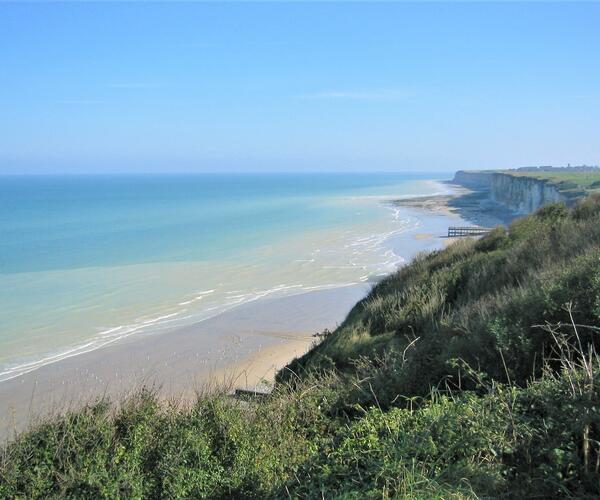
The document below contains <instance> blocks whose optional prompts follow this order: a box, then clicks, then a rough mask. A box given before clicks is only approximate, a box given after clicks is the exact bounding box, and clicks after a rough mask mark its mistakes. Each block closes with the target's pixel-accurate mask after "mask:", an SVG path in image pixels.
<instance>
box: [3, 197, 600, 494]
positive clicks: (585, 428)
mask: <svg viewBox="0 0 600 500" xmlns="http://www.w3.org/2000/svg"><path fill="white" fill-rule="evenodd" d="M576 325H579V326H576ZM599 325H600V197H590V198H588V199H586V200H584V201H583V202H582V203H580V204H579V205H578V206H577V207H575V208H574V209H573V210H572V211H571V212H568V211H567V210H566V209H565V208H564V207H563V206H560V205H554V206H549V207H546V208H544V209H543V210H541V211H539V212H538V213H537V214H535V215H533V216H530V217H526V218H523V219H521V220H518V221H516V222H515V223H513V224H512V225H511V227H510V228H509V229H508V230H506V229H504V228H497V229H496V230H494V231H492V233H491V234H489V235H488V236H486V237H484V238H482V239H479V240H471V239H464V240H462V241H459V242H457V243H455V244H453V245H451V246H450V247H449V248H447V249H445V250H443V251H437V252H433V253H431V254H428V255H420V256H419V257H417V258H416V259H415V260H414V262H413V263H412V264H411V265H409V266H406V267H404V268H403V269H401V270H399V271H398V272H397V273H396V274H394V275H392V276H390V277H388V278H387V279H385V280H383V281H382V282H381V283H379V284H378V285H377V286H376V287H374V289H373V290H372V292H371V293H370V294H369V296H368V297H366V298H365V299H364V300H362V301H361V302H359V303H358V304H357V305H356V306H355V308H354V309H353V311H352V312H351V313H350V314H349V315H348V317H347V318H346V320H345V321H344V323H343V324H342V325H341V326H340V327H339V328H338V329H337V330H336V331H334V332H332V333H330V334H328V335H327V336H325V337H324V339H323V341H322V343H321V344H320V345H319V346H317V347H316V348H314V349H313V350H312V351H311V352H309V353H308V354H307V355H305V356H303V357H302V358H301V359H299V360H296V361H295V362H294V363H292V364H290V366H288V367H287V368H286V369H284V370H282V371H281V372H280V373H279V375H278V384H277V385H276V386H275V389H274V391H273V393H272V395H271V396H270V397H268V398H266V399H264V400H261V401H260V402H253V401H239V400H236V399H234V398H231V397H229V396H225V395H215V396H211V397H204V398H201V399H199V400H198V401H197V402H196V403H195V404H193V405H191V406H176V405H168V404H165V403H164V402H161V401H159V400H158V399H157V397H156V396H155V395H154V394H152V393H151V392H148V391H141V392H140V393H139V394H137V395H136V396H135V397H133V398H130V399H128V400H126V401H122V402H121V403H120V404H119V405H118V406H115V405H113V404H111V403H109V402H107V401H99V402H98V403H96V404H94V405H91V406H87V407H85V408H82V409H80V410H78V411H72V412H70V413H67V414H65V415H63V416H61V417H57V418H54V419H52V420H50V421H48V422H46V423H43V424H41V425H38V426H37V427H34V428H32V429H30V430H29V431H27V432H25V433H23V434H21V435H20V436H18V437H17V438H16V439H15V440H13V442H11V443H10V444H8V445H7V446H6V447H5V448H4V449H3V450H2V452H1V454H0V498H30V497H31V498H36V497H68V498H190V497H193V498H232V497H233V498H290V497H291V498H323V497H325V498H392V497H407V498H440V499H441V498H445V499H446V498H474V497H485V498H488V497H502V496H503V497H509V498H527V497H540V498H556V497H563V496H580V497H597V496H598V495H600V474H599V469H600V389H599V388H598V386H597V383H596V382H595V380H597V379H598V377H599V376H600V361H599V360H598V359H597V357H596V355H595V348H594V344H595V342H596V337H597V336H598V334H599V332H600V329H599V328H598V326H599Z"/></svg>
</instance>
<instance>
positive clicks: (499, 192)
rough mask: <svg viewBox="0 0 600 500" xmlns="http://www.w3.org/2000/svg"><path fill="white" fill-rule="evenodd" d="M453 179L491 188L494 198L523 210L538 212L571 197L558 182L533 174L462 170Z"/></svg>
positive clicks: (524, 211) (465, 184)
mask: <svg viewBox="0 0 600 500" xmlns="http://www.w3.org/2000/svg"><path fill="white" fill-rule="evenodd" d="M453 182H455V183H456V184H460V185H462V186H465V187H468V188H471V189H485V190H489V192H490V199H491V200H492V201H494V202H495V203H499V204H501V205H504V206H505V207H507V208H508V209H510V210H512V211H514V212H517V213H521V214H527V213H531V212H534V211H535V210H537V209H538V208H540V207H542V206H544V205H547V204H549V203H556V202H561V201H562V202H566V201H567V199H566V197H565V196H564V195H563V194H562V193H561V192H560V191H559V190H558V188H557V187H556V186H555V185H553V184H552V183H550V182H548V181H547V180H544V179H535V178H533V177H527V176H521V175H519V176H516V175H510V174H506V173H502V172H493V171H488V172H486V171H467V170H459V171H458V172H456V174H455V175H454V180H453Z"/></svg>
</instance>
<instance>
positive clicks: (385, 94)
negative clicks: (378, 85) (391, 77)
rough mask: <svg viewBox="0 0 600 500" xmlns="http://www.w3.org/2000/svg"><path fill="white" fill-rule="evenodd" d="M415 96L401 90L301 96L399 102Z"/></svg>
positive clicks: (307, 97)
mask: <svg viewBox="0 0 600 500" xmlns="http://www.w3.org/2000/svg"><path fill="white" fill-rule="evenodd" d="M411 95H413V94H412V93H411V92H407V91H401V90H330V91H324V92H314V93H311V94H304V95H301V96H299V97H300V98H302V99H320V100H340V101H341V100H349V101H399V100H403V99H406V98H408V97H410V96H411Z"/></svg>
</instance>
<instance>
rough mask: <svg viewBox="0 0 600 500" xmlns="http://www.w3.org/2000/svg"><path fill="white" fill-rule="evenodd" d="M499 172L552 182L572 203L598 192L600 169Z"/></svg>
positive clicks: (599, 189) (599, 191)
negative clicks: (584, 170) (585, 170)
mask: <svg viewBox="0 0 600 500" xmlns="http://www.w3.org/2000/svg"><path fill="white" fill-rule="evenodd" d="M499 172H502V173H504V174H508V175H513V176H515V177H529V178H533V179H538V180H542V181H545V182H547V183H549V184H552V185H554V186H556V188H557V189H558V190H559V191H560V192H561V193H562V194H563V196H565V198H566V199H567V200H568V202H569V203H573V202H575V201H577V200H579V199H581V198H582V197H584V196H586V195H590V194H595V193H600V171H590V172H578V171H574V170H571V171H569V170H567V171H564V170H563V171H559V170H557V171H546V172H519V171H516V170H499Z"/></svg>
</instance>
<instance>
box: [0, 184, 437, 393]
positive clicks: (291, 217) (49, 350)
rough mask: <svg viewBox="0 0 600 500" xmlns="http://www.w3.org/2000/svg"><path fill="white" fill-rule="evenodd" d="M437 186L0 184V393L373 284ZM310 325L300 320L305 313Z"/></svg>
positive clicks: (391, 265)
mask: <svg viewBox="0 0 600 500" xmlns="http://www.w3.org/2000/svg"><path fill="white" fill-rule="evenodd" d="M440 177H443V176H440V175H439V174H438V175H436V174H428V173H421V174H406V173H402V174H400V173H369V174H362V173H343V174H341V173H304V174H299V173H293V174H292V173H281V174H271V173H269V174H267V173H260V174H195V175H187V174H178V175H167V174H160V175H80V176H67V175H64V176H63V175H53V176H3V177H0V382H1V381H4V380H8V379H11V378H14V377H17V376H19V375H22V374H24V373H27V372H30V371H32V370H35V369H36V368H38V367H40V366H43V365H45V364H48V363H53V362H56V361H58V360H61V359H64V358H67V357H70V356H75V355H78V354H81V353H84V352H87V351H90V350H93V349H99V348H102V347H103V346H107V345H109V344H112V343H115V342H125V341H127V339H128V338H131V337H132V336H143V335H156V334H168V331H169V330H173V329H175V328H178V327H180V326H184V325H189V324H192V323H194V322H198V321H202V320H203V319H207V318H210V317H212V316H215V315H217V314H219V313H221V312H223V311H226V310H228V309H231V308H233V307H236V306H237V305H240V304H244V303H247V302H249V301H253V300H259V299H261V298H264V297H278V296H284V295H290V294H297V293H304V292H307V291H311V290H318V289H325V288H331V287H340V286H348V285H352V284H356V283H361V282H366V281H369V280H371V281H376V280H377V279H379V278H380V277H382V276H384V275H386V274H388V273H390V272H392V271H393V270H395V269H396V268H397V267H398V266H399V265H401V264H402V263H403V262H404V261H405V259H406V255H402V251H398V245H397V244H396V245H395V246H394V245H391V244H390V241H398V237H400V236H401V235H402V234H404V233H407V232H408V231H410V230H414V229H415V228H416V227H417V226H418V225H419V224H420V223H421V221H420V220H419V218H416V217H414V216H412V215H411V214H410V213H409V212H408V211H406V210H403V209H402V208H399V207H397V206H394V205H393V203H391V200H393V199H398V198H402V197H412V196H426V195H434V194H443V193H446V192H447V190H448V188H447V187H446V186H445V185H444V184H442V183H440V182H438V181H437V180H439V179H440ZM307 314H309V312H307Z"/></svg>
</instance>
